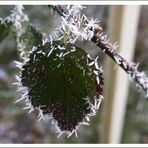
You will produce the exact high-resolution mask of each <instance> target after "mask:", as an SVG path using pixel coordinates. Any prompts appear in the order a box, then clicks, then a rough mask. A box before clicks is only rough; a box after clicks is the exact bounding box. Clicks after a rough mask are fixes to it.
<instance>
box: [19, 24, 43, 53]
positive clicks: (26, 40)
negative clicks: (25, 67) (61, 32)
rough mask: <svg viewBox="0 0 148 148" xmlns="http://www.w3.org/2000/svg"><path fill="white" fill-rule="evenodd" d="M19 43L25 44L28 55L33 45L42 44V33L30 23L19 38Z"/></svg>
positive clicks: (25, 51)
mask: <svg viewBox="0 0 148 148" xmlns="http://www.w3.org/2000/svg"><path fill="white" fill-rule="evenodd" d="M19 43H23V44H25V49H24V51H23V52H24V53H25V54H26V55H28V53H29V51H30V49H32V47H33V46H38V45H41V44H42V33H40V32H39V31H38V30H37V29H36V28H35V27H34V26H33V25H31V24H28V25H27V27H26V29H25V31H24V33H23V34H22V35H21V36H20V38H19Z"/></svg>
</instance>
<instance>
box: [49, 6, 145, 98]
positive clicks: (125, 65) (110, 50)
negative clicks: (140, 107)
mask: <svg viewBox="0 0 148 148" xmlns="http://www.w3.org/2000/svg"><path fill="white" fill-rule="evenodd" d="M49 7H51V8H52V9H53V10H54V11H56V12H57V13H58V14H59V15H60V16H62V17H65V16H66V15H67V14H68V12H69V10H68V7H66V6H65V5H64V6H63V5H55V6H53V5H52V6H51V5H50V6H49ZM86 22H89V20H87V18H86ZM91 41H92V42H93V43H95V44H96V45H97V46H98V47H99V48H100V49H101V50H102V51H103V52H104V53H106V54H107V55H108V56H109V57H110V58H112V59H113V60H114V61H115V62H116V64H118V65H119V66H120V67H121V68H122V69H124V71H125V72H126V73H127V74H128V75H129V78H130V79H131V80H135V81H136V82H137V84H138V86H140V88H142V89H143V90H144V91H145V92H146V97H148V77H146V75H145V73H144V72H139V71H138V70H137V68H138V66H137V65H136V64H130V63H129V62H128V61H127V60H126V59H125V58H123V56H121V55H120V54H119V53H118V52H117V50H116V48H117V45H116V44H112V43H110V42H109V40H108V39H107V35H104V33H103V32H96V31H94V35H93V37H92V38H91Z"/></svg>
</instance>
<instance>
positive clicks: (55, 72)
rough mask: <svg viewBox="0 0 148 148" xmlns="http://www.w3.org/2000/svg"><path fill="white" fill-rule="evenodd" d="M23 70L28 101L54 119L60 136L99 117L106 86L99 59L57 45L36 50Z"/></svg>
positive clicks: (63, 45)
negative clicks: (97, 112)
mask: <svg viewBox="0 0 148 148" xmlns="http://www.w3.org/2000/svg"><path fill="white" fill-rule="evenodd" d="M22 68H23V70H22V73H21V83H22V87H23V88H27V90H28V94H27V96H26V100H29V101H30V102H31V104H32V107H33V108H38V109H39V110H40V111H42V113H43V115H48V116H52V118H53V121H54V123H55V125H56V127H58V132H60V131H64V132H68V133H69V134H70V133H71V132H74V131H75V129H77V128H78V127H79V125H80V123H81V124H85V125H86V124H87V123H86V122H85V119H88V118H89V117H88V116H92V115H95V112H96V109H98V108H99V105H100V102H101V99H102V85H103V78H102V71H101V69H99V67H98V65H97V58H96V59H95V60H93V59H91V57H90V56H89V55H87V53H85V52H84V51H83V50H81V49H80V48H78V47H76V46H74V45H72V44H70V43H63V42H61V41H53V42H49V43H46V44H45V45H42V46H38V47H37V48H36V49H35V48H34V49H33V51H32V53H31V54H30V56H29V61H27V62H26V63H25V64H24V65H23V66H22ZM23 90H24V89H23ZM26 102H28V101H26ZM28 108H30V107H28Z"/></svg>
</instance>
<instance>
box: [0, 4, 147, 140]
mask: <svg viewBox="0 0 148 148" xmlns="http://www.w3.org/2000/svg"><path fill="white" fill-rule="evenodd" d="M86 7H87V9H84V13H85V14H86V15H87V16H88V17H89V18H92V17H93V18H97V19H99V20H100V25H101V26H102V27H103V29H104V31H105V32H106V33H107V34H108V35H109V38H110V40H111V41H112V42H116V41H118V43H119V49H118V50H119V52H120V53H123V54H124V56H125V57H126V58H127V59H128V60H129V61H134V62H135V63H140V66H139V70H140V71H142V70H144V71H145V72H146V73H147V75H148V25H147V24H148V16H147V14H148V6H128V5H123V6H119V5H116V6H109V5H106V6H105V5H95V6H86ZM12 8H13V6H0V17H2V18H4V17H6V16H7V15H10V10H11V9H12ZM24 8H25V12H26V13H27V14H28V16H29V19H30V21H31V22H32V24H34V25H35V26H36V27H37V28H38V29H39V30H41V31H42V32H43V33H44V32H46V33H49V34H50V33H51V34H52V32H53V30H54V28H55V27H57V24H58V23H59V21H60V17H59V16H58V15H56V14H54V13H51V11H50V10H49V8H48V7H47V6H24ZM81 46H82V47H83V49H85V50H86V51H87V52H89V53H90V54H92V55H96V54H99V58H100V65H103V69H104V78H105V86H104V100H103V102H102V104H101V107H100V109H99V111H98V113H97V115H96V116H95V117H92V118H91V121H90V126H82V127H80V129H79V130H78V138H75V136H72V137H71V138H69V139H67V138H66V135H62V136H61V137H60V138H58V139H57V138H56V137H57V135H56V134H55V132H54V127H52V126H51V125H50V123H49V122H48V121H37V113H36V112H34V113H32V114H28V113H27V111H24V110H23V109H22V108H23V107H24V106H25V105H24V102H19V103H17V104H15V103H14V102H15V101H16V100H17V99H18V98H19V93H18V92H17V91H16V87H15V86H13V85H12V83H13V82H15V79H14V75H15V74H18V73H19V71H18V69H17V68H16V67H15V64H14V63H13V61H14V60H18V59H19V54H18V51H17V49H16V42H15V36H14V35H9V36H8V37H7V39H5V40H4V41H3V42H2V43H1V44H0V143H148V100H147V99H145V98H144V94H143V93H142V92H140V91H139V89H138V88H137V87H136V86H135V83H134V82H132V83H130V81H129V80H128V76H127V75H126V74H125V72H124V71H123V70H121V69H120V68H119V67H118V66H116V65H115V64H114V62H113V61H112V60H110V58H109V57H107V56H106V55H105V54H104V53H102V51H101V50H99V49H98V48H96V46H94V45H93V44H92V43H88V42H87V43H86V42H82V43H81Z"/></svg>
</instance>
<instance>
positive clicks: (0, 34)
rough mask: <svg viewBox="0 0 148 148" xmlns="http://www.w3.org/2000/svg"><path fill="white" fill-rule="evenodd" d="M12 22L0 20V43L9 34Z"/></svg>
mask: <svg viewBox="0 0 148 148" xmlns="http://www.w3.org/2000/svg"><path fill="white" fill-rule="evenodd" d="M11 26H12V23H11V22H8V21H4V22H3V21H0V43H1V42H2V41H3V40H4V39H5V38H6V37H7V36H8V35H9V33H10V30H11Z"/></svg>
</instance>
